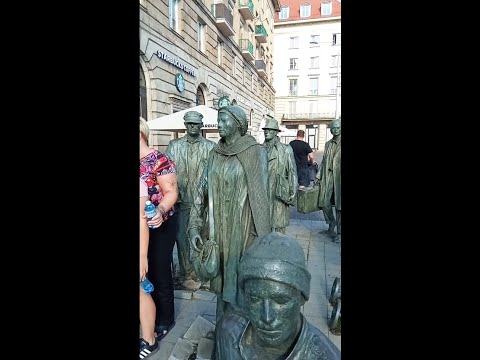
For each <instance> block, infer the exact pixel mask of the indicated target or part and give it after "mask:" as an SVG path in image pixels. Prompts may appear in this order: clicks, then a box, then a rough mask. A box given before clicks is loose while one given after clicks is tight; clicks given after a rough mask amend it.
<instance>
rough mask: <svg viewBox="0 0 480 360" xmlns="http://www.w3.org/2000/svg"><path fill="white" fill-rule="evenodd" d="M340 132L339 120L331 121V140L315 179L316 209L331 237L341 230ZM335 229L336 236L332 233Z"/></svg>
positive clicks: (326, 144)
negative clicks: (317, 190) (323, 217)
mask: <svg viewBox="0 0 480 360" xmlns="http://www.w3.org/2000/svg"><path fill="white" fill-rule="evenodd" d="M341 130H342V124H341V120H340V119H336V120H333V121H332V122H331V124H330V132H331V133H332V135H333V138H332V139H330V140H329V141H327V142H326V143H325V151H324V153H323V159H322V163H321V164H320V168H319V170H318V172H317V175H316V179H317V181H318V182H319V184H320V192H319V196H318V207H319V208H320V209H322V210H323V214H324V215H325V221H326V223H327V224H328V230H327V231H326V233H327V234H328V235H330V236H333V237H336V235H340V234H341V229H342V227H341V219H342V217H341V215H342V214H341V213H342V177H341V156H342V138H341ZM332 198H333V203H334V204H335V212H336V214H335V215H336V216H334V214H333V207H332ZM335 227H336V228H337V233H336V234H335V232H334V230H335Z"/></svg>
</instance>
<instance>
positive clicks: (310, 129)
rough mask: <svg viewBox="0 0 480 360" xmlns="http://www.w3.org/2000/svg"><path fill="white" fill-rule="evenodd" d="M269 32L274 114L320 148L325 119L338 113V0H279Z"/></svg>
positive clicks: (326, 133)
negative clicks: (271, 33)
mask: <svg viewBox="0 0 480 360" xmlns="http://www.w3.org/2000/svg"><path fill="white" fill-rule="evenodd" d="M274 37H275V51H274V59H275V65H274V72H275V80H274V87H275V90H276V95H275V118H276V119H278V120H279V121H281V123H282V124H283V125H285V126H286V127H287V128H290V129H295V130H296V129H302V130H305V141H307V142H308V143H309V144H310V147H312V148H313V149H318V150H321V151H323V149H324V146H325V142H326V141H327V140H329V139H330V138H331V136H332V135H331V134H330V131H329V130H328V129H327V125H328V124H329V123H330V122H331V121H332V120H333V119H335V118H339V117H340V116H341V69H342V68H341V43H342V42H341V2H340V1H338V0H315V1H313V0H302V1H298V0H284V1H282V2H281V6H280V12H279V13H277V14H276V15H275V26H274ZM280 135H281V133H280ZM294 138H295V137H284V138H282V141H283V142H285V143H288V142H290V141H291V140H293V139H294Z"/></svg>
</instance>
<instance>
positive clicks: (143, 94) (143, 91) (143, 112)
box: [139, 65, 148, 120]
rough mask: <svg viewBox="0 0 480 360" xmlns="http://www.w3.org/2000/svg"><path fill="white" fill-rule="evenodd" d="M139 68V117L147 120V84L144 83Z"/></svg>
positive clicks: (142, 74) (143, 77) (143, 75)
mask: <svg viewBox="0 0 480 360" xmlns="http://www.w3.org/2000/svg"><path fill="white" fill-rule="evenodd" d="M139 66H140V116H141V117H143V118H144V119H145V120H148V119H147V84H146V82H145V74H144V73H143V70H142V66H141V65H139Z"/></svg>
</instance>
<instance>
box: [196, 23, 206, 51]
mask: <svg viewBox="0 0 480 360" xmlns="http://www.w3.org/2000/svg"><path fill="white" fill-rule="evenodd" d="M205 29H206V25H205V23H204V22H203V21H202V20H201V19H198V50H200V51H201V52H203V53H204V52H205Z"/></svg>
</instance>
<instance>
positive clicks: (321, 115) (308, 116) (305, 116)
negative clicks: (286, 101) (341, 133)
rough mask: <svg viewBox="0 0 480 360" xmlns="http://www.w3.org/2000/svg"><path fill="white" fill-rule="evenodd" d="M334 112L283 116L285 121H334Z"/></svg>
mask: <svg viewBox="0 0 480 360" xmlns="http://www.w3.org/2000/svg"><path fill="white" fill-rule="evenodd" d="M334 118H335V112H322V113H302V114H298V113H297V114H283V117H282V119H285V120H305V119H334Z"/></svg>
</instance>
